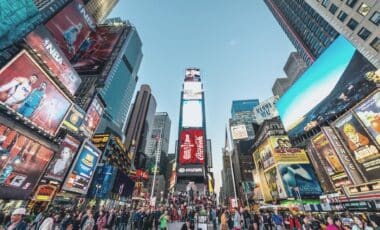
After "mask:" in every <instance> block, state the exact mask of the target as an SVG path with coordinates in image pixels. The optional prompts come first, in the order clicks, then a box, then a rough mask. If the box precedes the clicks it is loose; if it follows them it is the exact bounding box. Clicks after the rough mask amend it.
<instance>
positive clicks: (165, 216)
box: [160, 210, 169, 230]
mask: <svg viewBox="0 0 380 230" xmlns="http://www.w3.org/2000/svg"><path fill="white" fill-rule="evenodd" d="M168 222H169V216H168V211H166V210H165V212H164V214H162V215H161V216H160V229H161V230H167V229H168Z"/></svg>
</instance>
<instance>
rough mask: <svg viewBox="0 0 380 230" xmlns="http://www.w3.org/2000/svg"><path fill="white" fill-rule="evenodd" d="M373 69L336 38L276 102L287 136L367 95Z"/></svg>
mask: <svg viewBox="0 0 380 230" xmlns="http://www.w3.org/2000/svg"><path fill="white" fill-rule="evenodd" d="M374 69H375V68H374V66H372V65H371V64H370V63H369V62H368V61H367V60H366V59H365V58H364V57H363V56H362V55H361V54H360V53H359V52H357V51H356V50H355V48H354V47H353V46H352V45H351V44H350V43H349V42H348V41H347V40H346V39H345V38H344V37H342V36H340V37H338V38H337V39H336V40H335V41H334V43H332V44H331V45H330V47H329V48H328V49H327V50H326V51H325V52H324V53H323V54H322V55H321V56H320V57H319V58H318V59H317V60H316V61H315V62H314V64H313V65H312V66H310V67H309V69H307V70H306V72H305V73H304V74H303V75H302V76H301V77H300V78H299V79H298V80H297V81H296V82H295V83H294V84H293V86H292V87H291V88H290V89H289V90H288V91H287V92H286V93H285V94H284V95H283V96H282V97H281V98H280V100H279V101H278V102H277V103H276V106H277V109H278V112H279V114H280V117H281V119H282V122H283V124H284V126H285V129H286V130H287V131H288V134H289V136H291V137H293V136H296V135H299V134H302V133H303V132H304V131H308V130H310V129H312V128H314V127H316V126H318V125H320V124H322V123H325V122H326V121H328V120H329V119H331V118H333V117H334V116H336V115H339V114H341V113H342V111H344V110H345V109H347V108H350V107H352V106H353V105H354V104H356V103H357V102H358V101H359V100H361V99H362V98H364V97H365V96H367V95H368V94H369V93H370V92H372V91H373V90H374V88H375V84H374V83H372V82H370V81H368V80H366V78H365V74H366V73H367V72H368V71H371V70H374Z"/></svg>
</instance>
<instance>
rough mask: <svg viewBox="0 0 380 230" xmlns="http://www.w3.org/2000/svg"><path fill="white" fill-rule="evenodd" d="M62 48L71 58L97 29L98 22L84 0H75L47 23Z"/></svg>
mask: <svg viewBox="0 0 380 230" xmlns="http://www.w3.org/2000/svg"><path fill="white" fill-rule="evenodd" d="M46 28H47V29H48V30H49V31H50V32H51V33H52V35H53V37H54V38H55V40H56V43H57V44H58V45H59V47H60V48H61V50H62V51H63V52H64V53H65V55H66V57H67V58H68V59H69V60H70V59H71V58H73V57H74V55H75V54H76V53H77V52H78V50H79V48H80V46H81V45H82V43H83V42H85V39H86V38H87V36H88V35H89V34H90V32H91V31H95V29H96V22H95V20H94V19H93V18H92V16H91V15H90V14H89V13H88V12H87V11H86V8H85V6H84V5H83V3H82V1H80V0H74V1H73V2H71V3H70V4H69V5H67V6H66V7H65V8H64V9H63V10H61V11H60V12H59V13H58V14H56V15H55V16H54V17H53V18H52V19H50V20H49V21H48V22H47V23H46Z"/></svg>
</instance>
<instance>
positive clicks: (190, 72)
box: [185, 68, 201, 81]
mask: <svg viewBox="0 0 380 230" xmlns="http://www.w3.org/2000/svg"><path fill="white" fill-rule="evenodd" d="M185 76H186V77H185V81H201V72H200V70H199V69H198V68H188V69H186V75H185Z"/></svg>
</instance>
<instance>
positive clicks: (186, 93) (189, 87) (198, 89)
mask: <svg viewBox="0 0 380 230" xmlns="http://www.w3.org/2000/svg"><path fill="white" fill-rule="evenodd" d="M202 92H203V90H202V83H201V82H192V81H186V82H185V83H183V99H185V100H201V99H202Z"/></svg>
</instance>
